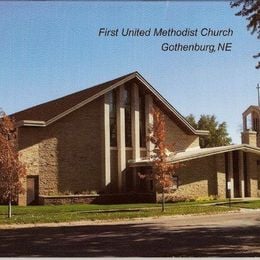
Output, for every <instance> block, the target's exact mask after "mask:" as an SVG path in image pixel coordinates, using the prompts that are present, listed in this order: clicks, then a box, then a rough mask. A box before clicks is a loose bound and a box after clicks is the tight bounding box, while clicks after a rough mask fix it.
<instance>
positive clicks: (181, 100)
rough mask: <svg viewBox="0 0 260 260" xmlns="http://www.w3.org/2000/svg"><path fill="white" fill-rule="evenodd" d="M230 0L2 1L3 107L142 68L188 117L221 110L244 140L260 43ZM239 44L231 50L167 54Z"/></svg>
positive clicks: (16, 106)
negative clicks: (169, 46)
mask: <svg viewBox="0 0 260 260" xmlns="http://www.w3.org/2000/svg"><path fill="white" fill-rule="evenodd" d="M236 11H237V10H235V9H231V8H230V6H229V2H228V1H227V2H225V1H224V2H223V1H220V2H216V1H213V2H207V1H195V2H194V1H184V2H181V1H178V2H172V1H160V2H139V1H137V2H135V1H129V2H124V3H123V2H117V1H112V2H109V1H104V2H102V1H100V2H89V1H86V2H77V1H76V2H66V1H65V2H0V35H1V40H0V63H1V70H0V93H1V94H0V107H1V108H3V109H4V110H5V111H6V112H7V113H13V112H16V111H19V110H22V109H25V108H28V107H30V106H33V105H36V104H39V103H42V102H46V101H48V100H51V99H54V98H58V97H61V96H63V95H66V94H70V93H72V92H75V91H78V90H81V89H84V88H87V87H90V86H93V85H95V84H98V83H102V82H104V81H107V80H110V79H113V78H115V77H118V76H121V75H124V74H127V73H129V72H132V71H139V72H140V73H141V74H142V75H143V76H144V77H145V78H146V79H147V80H148V81H149V82H150V83H151V84H152V85H153V86H154V87H155V88H156V89H157V90H158V91H159V92H160V93H161V94H162V95H163V96H164V97H165V98H166V99H167V100H168V101H169V102H170V103H171V104H172V105H173V106H174V107H175V108H176V109H177V110H178V111H179V112H180V113H181V114H183V115H184V116H185V115H188V114H189V113H193V114H194V115H195V116H196V118H197V119H198V118H199V116H200V115H201V114H215V115H216V116H217V119H218V120H219V122H222V121H226V122H227V124H228V131H229V133H230V135H231V137H232V139H233V142H235V143H239V142H240V131H241V126H242V120H241V119H242V116H241V114H242V112H243V111H244V110H245V109H246V108H247V107H248V106H249V105H252V104H253V105H256V104H257V92H256V84H257V83H258V82H259V83H260V79H259V73H260V71H259V70H256V69H255V68H254V67H255V64H256V60H254V59H253V58H252V56H253V55H254V54H256V53H257V52H258V51H259V40H257V38H256V35H251V34H250V32H248V31H247V30H246V24H247V23H246V21H245V19H244V18H241V17H237V16H235V15H234V14H235V12H236ZM101 27H106V28H111V29H115V28H119V29H121V28H141V29H149V28H165V29H168V28H175V29H185V28H191V29H196V28H198V29H199V30H200V29H201V28H204V27H206V28H212V29H227V28H231V29H232V30H233V31H234V33H233V36H231V37H201V36H198V37H99V36H98V31H99V28H101ZM164 42H168V43H179V42H180V43H182V44H193V43H199V44H217V43H219V42H232V51H231V52H215V53H208V52H163V51H162V50H161V48H160V47H161V45H162V43H164Z"/></svg>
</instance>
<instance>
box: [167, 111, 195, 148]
mask: <svg viewBox="0 0 260 260" xmlns="http://www.w3.org/2000/svg"><path fill="white" fill-rule="evenodd" d="M165 123H166V142H167V143H169V144H173V143H174V144H175V146H174V149H175V150H176V151H184V150H186V149H188V148H195V147H199V136H197V135H192V134H191V135H188V134H187V133H185V132H184V131H183V130H182V129H181V128H180V127H179V126H177V124H176V123H175V122H174V121H173V120H172V119H170V118H169V117H168V116H167V115H166V114H165Z"/></svg>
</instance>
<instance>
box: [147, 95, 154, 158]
mask: <svg viewBox="0 0 260 260" xmlns="http://www.w3.org/2000/svg"><path fill="white" fill-rule="evenodd" d="M152 110H153V98H152V96H151V95H145V126H146V136H149V131H148V129H149V127H150V126H152V125H153V114H152ZM146 148H147V156H148V157H150V156H151V154H152V151H153V149H154V145H153V144H152V143H151V141H149V140H148V141H147V143H146Z"/></svg>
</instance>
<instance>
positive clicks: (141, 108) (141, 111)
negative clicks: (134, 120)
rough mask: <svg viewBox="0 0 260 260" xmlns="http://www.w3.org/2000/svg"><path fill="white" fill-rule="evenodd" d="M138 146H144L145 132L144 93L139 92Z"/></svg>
mask: <svg viewBox="0 0 260 260" xmlns="http://www.w3.org/2000/svg"><path fill="white" fill-rule="evenodd" d="M139 118H140V119H139V120H140V147H146V134H145V95H144V93H142V92H141V91H140V92H139Z"/></svg>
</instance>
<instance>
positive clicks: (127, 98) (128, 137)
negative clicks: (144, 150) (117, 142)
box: [124, 86, 132, 147]
mask: <svg viewBox="0 0 260 260" xmlns="http://www.w3.org/2000/svg"><path fill="white" fill-rule="evenodd" d="M124 106H125V145H126V147H131V146H132V131H131V130H132V129H131V86H126V87H125V91H124Z"/></svg>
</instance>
